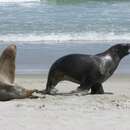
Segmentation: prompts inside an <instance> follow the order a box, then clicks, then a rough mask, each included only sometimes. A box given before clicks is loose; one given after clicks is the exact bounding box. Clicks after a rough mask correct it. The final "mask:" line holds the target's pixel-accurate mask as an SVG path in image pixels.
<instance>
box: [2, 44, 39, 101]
mask: <svg viewBox="0 0 130 130" xmlns="http://www.w3.org/2000/svg"><path fill="white" fill-rule="evenodd" d="M15 59H16V46H15V45H14V44H12V45H9V46H8V47H7V48H6V49H5V50H4V51H3V53H2V54H1V57H0V101H7V100H11V99H22V98H28V97H33V95H32V94H33V92H37V90H27V89H25V88H22V87H20V86H18V85H16V84H15V83H14V80H15Z"/></svg>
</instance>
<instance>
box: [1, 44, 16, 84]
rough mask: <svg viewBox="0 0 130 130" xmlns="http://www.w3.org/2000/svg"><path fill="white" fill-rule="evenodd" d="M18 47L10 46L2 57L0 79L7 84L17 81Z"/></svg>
mask: <svg viewBox="0 0 130 130" xmlns="http://www.w3.org/2000/svg"><path fill="white" fill-rule="evenodd" d="M15 59H16V46H15V45H14V44H11V45H9V46H8V47H7V48H6V49H5V50H4V51H3V53H2V54H1V56H0V78H2V80H3V79H4V80H5V82H9V83H14V80H15Z"/></svg>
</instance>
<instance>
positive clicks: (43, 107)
mask: <svg viewBox="0 0 130 130" xmlns="http://www.w3.org/2000/svg"><path fill="white" fill-rule="evenodd" d="M16 82H17V83H18V84H20V85H22V86H25V87H26V88H38V89H43V88H45V84H46V76H41V75H39V76H38V75H26V76H25V75H21V76H17V77H16ZM129 84H130V75H116V76H113V77H112V78H111V79H109V80H108V81H107V82H105V83H104V89H105V91H106V92H113V95H112V94H104V95H86V96H75V95H71V96H67V95H57V96H49V95H47V96H46V98H42V97H41V98H38V99H19V100H12V101H8V102H0V130H130V85H129ZM76 86H77V84H74V83H70V82H62V83H60V84H58V86H57V88H58V89H59V92H68V91H71V90H72V89H76Z"/></svg>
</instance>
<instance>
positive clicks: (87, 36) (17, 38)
mask: <svg viewBox="0 0 130 130" xmlns="http://www.w3.org/2000/svg"><path fill="white" fill-rule="evenodd" d="M0 41H2V42H46V43H64V42H73V41H82V42H86V41H89V42H95V43H96V42H97V43H99V42H107V41H108V42H109V41H111V42H117V41H119V42H130V33H124V34H115V33H96V32H88V33H72V34H66V33H57V34H40V35H37V34H8V35H0Z"/></svg>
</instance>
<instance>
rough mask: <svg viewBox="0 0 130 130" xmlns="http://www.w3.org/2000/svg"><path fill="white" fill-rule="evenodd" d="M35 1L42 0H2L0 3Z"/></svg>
mask: <svg viewBox="0 0 130 130" xmlns="http://www.w3.org/2000/svg"><path fill="white" fill-rule="evenodd" d="M35 1H40V0H0V3H12V2H15V3H16V2H17V3H20V2H35Z"/></svg>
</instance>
